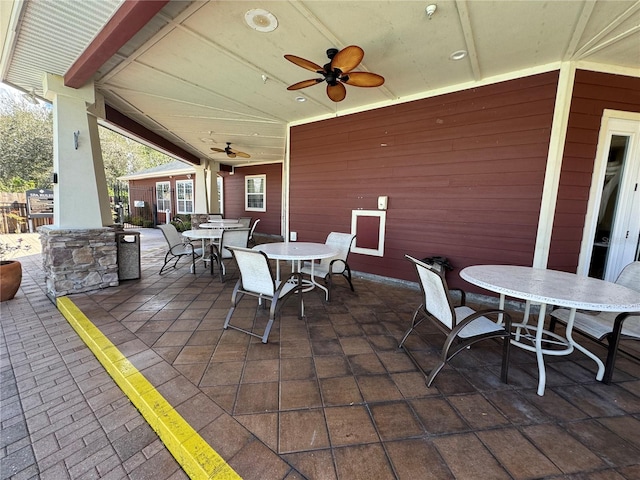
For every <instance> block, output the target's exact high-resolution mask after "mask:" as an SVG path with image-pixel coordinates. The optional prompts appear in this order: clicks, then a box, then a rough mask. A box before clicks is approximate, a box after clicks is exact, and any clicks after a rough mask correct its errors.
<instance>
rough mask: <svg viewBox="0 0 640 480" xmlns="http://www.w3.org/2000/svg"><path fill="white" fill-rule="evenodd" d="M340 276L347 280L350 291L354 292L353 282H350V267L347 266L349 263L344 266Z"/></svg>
mask: <svg viewBox="0 0 640 480" xmlns="http://www.w3.org/2000/svg"><path fill="white" fill-rule="evenodd" d="M345 273H346V275H345ZM342 276H343V277H344V278H346V279H347V282H349V286H350V287H351V291H352V292H355V290H354V288H353V283H351V269H350V268H349V265H347V267H346V268H345V270H344V272H342Z"/></svg>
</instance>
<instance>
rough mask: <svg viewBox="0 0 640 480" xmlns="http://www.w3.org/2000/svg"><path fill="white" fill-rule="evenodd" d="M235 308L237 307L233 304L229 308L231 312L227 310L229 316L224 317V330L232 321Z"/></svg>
mask: <svg viewBox="0 0 640 480" xmlns="http://www.w3.org/2000/svg"><path fill="white" fill-rule="evenodd" d="M235 309H236V306H235V305H232V306H231V308H230V309H229V312H227V318H225V319H224V325H223V326H222V328H223V329H224V330H226V329H227V328H229V322H230V321H231V315H233V312H234V311H235Z"/></svg>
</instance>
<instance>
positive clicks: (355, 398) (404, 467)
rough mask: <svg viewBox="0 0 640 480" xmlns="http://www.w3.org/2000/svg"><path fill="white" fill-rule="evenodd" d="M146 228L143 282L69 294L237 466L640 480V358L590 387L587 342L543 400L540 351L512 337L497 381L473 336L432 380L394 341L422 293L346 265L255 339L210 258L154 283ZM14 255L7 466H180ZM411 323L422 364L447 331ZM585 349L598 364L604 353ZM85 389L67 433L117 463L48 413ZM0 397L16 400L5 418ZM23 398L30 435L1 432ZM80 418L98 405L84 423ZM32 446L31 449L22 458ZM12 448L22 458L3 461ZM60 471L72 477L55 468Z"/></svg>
mask: <svg viewBox="0 0 640 480" xmlns="http://www.w3.org/2000/svg"><path fill="white" fill-rule="evenodd" d="M144 230H145V232H144V233H143V236H142V241H141V243H142V249H143V254H142V276H141V279H139V280H129V281H124V282H121V285H120V286H119V287H114V288H108V289H105V290H103V291H96V292H91V293H89V294H79V295H73V296H71V297H69V298H70V299H71V301H72V302H73V303H74V304H75V305H77V306H78V307H79V309H80V310H81V311H82V313H84V315H86V317H87V318H88V319H89V320H90V321H91V322H92V323H93V324H94V325H96V326H97V327H98V328H99V329H100V331H101V332H102V333H103V334H104V335H105V336H106V337H107V338H108V339H109V340H110V341H111V342H112V343H113V344H114V345H115V346H116V347H117V348H118V349H119V350H120V352H122V353H123V354H124V355H125V356H126V357H127V358H128V359H129V360H130V362H131V363H132V364H133V365H134V366H135V368H136V369H137V370H139V371H140V372H141V373H142V374H143V375H144V377H145V378H146V379H147V380H148V381H149V382H151V384H152V385H153V386H154V387H155V389H156V390H157V391H158V392H159V393H160V394H161V395H162V396H163V397H164V398H165V399H166V400H167V401H168V402H169V403H170V404H171V405H172V406H173V407H174V408H175V410H176V411H177V412H178V413H179V414H180V415H181V416H182V417H183V418H184V419H185V420H186V421H187V422H188V423H189V424H190V425H191V427H192V428H193V429H195V430H196V431H197V432H198V433H199V435H200V436H201V437H202V438H203V439H204V440H205V441H206V442H207V443H208V444H209V445H210V446H211V447H212V448H213V449H214V450H215V451H216V452H217V453H218V454H219V455H220V456H221V457H222V458H223V459H224V460H225V461H226V462H227V463H228V465H229V466H231V467H232V468H233V469H234V470H235V472H237V473H238V475H240V477H242V478H244V479H246V480H253V479H269V480H270V479H285V478H286V479H289V480H292V479H302V478H307V479H345V480H358V479H367V480H372V479H396V478H397V479H411V480H415V479H427V478H428V479H439V478H442V479H446V478H459V479H467V478H468V479H474V480H475V479H482V478H486V479H502V478H504V479H510V478H511V479H532V478H536V479H538V478H580V479H638V478H640V364H638V363H637V362H635V361H633V360H631V359H629V358H627V357H625V356H624V355H622V356H620V357H619V358H618V362H617V368H616V373H615V375H614V383H613V384H612V385H604V384H601V383H600V382H597V381H595V378H594V377H595V365H594V364H593V362H592V361H591V360H589V359H588V358H586V357H585V356H584V355H582V354H580V353H573V354H571V355H569V356H566V357H555V358H549V357H547V360H548V361H547V388H546V391H545V395H544V396H542V397H540V396H538V395H537V394H536V387H537V376H538V375H537V366H536V363H535V356H534V354H532V353H530V352H525V351H522V350H520V349H517V348H513V349H512V356H511V363H510V371H509V384H507V385H505V384H502V383H500V381H499V372H500V359H501V357H500V354H501V345H500V344H499V343H498V342H494V341H487V342H481V343H479V344H477V345H475V346H474V347H473V348H472V349H470V350H468V351H466V352H462V353H461V354H460V355H459V356H458V357H456V359H454V361H452V362H451V364H450V365H449V366H447V367H445V368H444V369H443V371H442V372H441V373H440V375H439V376H438V377H437V378H436V380H435V382H434V385H433V386H432V387H431V388H429V389H427V388H426V386H425V383H424V378H423V377H422V375H421V374H420V373H418V371H417V370H416V369H415V367H414V366H413V364H412V363H411V362H410V360H409V359H408V357H407V356H406V355H405V354H404V353H403V352H401V351H399V350H398V349H397V344H398V341H399V339H400V338H401V337H402V334H403V332H404V330H405V329H406V328H407V326H408V324H409V321H410V319H411V315H412V313H413V311H414V309H415V308H416V306H417V305H418V304H419V303H420V293H419V290H418V289H417V286H416V287H415V288H413V287H412V286H411V285H402V284H393V283H380V282H375V281H372V280H370V279H364V278H361V277H360V276H358V275H356V276H355V279H354V286H355V290H356V291H355V293H353V292H351V291H350V290H349V289H348V288H347V287H346V283H342V282H341V281H340V280H338V282H337V283H338V286H337V287H335V289H334V293H333V297H332V301H331V302H330V303H326V302H324V301H323V296H321V295H320V293H319V292H317V291H313V292H308V293H306V294H305V296H304V301H305V313H306V318H305V320H302V321H301V320H299V319H298V318H297V315H296V314H297V310H296V303H295V302H289V303H288V304H286V305H285V307H284V308H283V311H282V315H281V317H280V319H279V321H276V323H275V324H274V328H273V330H272V332H271V335H270V337H269V343H268V344H262V343H260V341H259V339H257V338H253V337H250V336H248V335H245V334H243V333H241V332H238V331H234V330H227V331H224V330H223V329H222V324H223V322H224V318H225V315H226V313H227V311H228V308H229V305H230V298H231V291H232V289H233V286H234V284H235V281H236V280H237V272H236V270H235V269H234V268H233V267H231V268H230V269H229V270H228V271H227V278H228V280H227V281H226V282H225V283H221V282H220V279H219V277H218V275H217V272H216V275H214V276H211V275H210V274H209V273H208V272H207V271H205V270H204V269H203V268H202V267H201V268H200V269H199V271H198V273H197V274H196V275H192V274H190V273H189V268H188V265H187V264H186V263H183V264H182V268H179V269H178V270H176V271H172V272H170V273H168V274H166V275H163V276H162V277H161V276H159V275H158V273H157V272H158V271H159V269H160V266H161V265H162V260H163V257H164V252H165V249H164V246H163V244H162V241H161V240H160V241H158V238H157V235H159V234H160V232H159V231H147V229H144ZM23 267H24V269H25V278H24V280H23V285H22V288H21V291H20V292H19V293H18V295H17V297H16V298H15V299H14V300H11V301H9V302H5V303H2V304H1V313H2V321H1V326H2V333H3V335H2V336H1V338H2V340H3V345H2V380H3V393H2V397H3V412H4V413H3V420H2V447H3V450H2V458H0V461H2V462H3V467H2V478H38V477H37V475H38V474H39V475H40V476H41V478H45V477H46V478H56V479H60V478H89V477H92V478H100V477H104V478H106V477H109V478H152V477H153V478H154V479H156V480H159V479H163V478H185V477H186V475H185V473H184V472H182V470H181V469H180V466H179V465H178V463H176V462H175V460H173V458H171V457H170V455H168V453H167V451H166V450H165V449H164V447H163V446H162V444H161V443H160V442H159V440H158V439H157V437H156V436H155V434H154V433H153V431H151V430H150V429H149V428H148V427H145V425H144V421H143V420H141V417H140V415H139V413H137V411H136V410H135V408H133V407H132V405H131V404H130V403H128V402H127V400H126V398H124V399H123V398H122V396H121V393H118V392H119V389H118V388H117V387H115V384H114V383H113V382H112V381H111V380H110V378H109V377H108V375H106V373H105V372H104V369H102V367H100V365H99V364H97V362H96V360H95V357H93V355H92V354H91V352H90V351H89V350H88V349H87V348H86V347H84V344H83V343H82V341H80V340H79V339H78V337H77V335H76V334H75V333H74V332H73V330H71V328H70V327H69V325H68V324H67V323H66V320H65V319H64V318H63V317H62V316H61V315H60V314H59V312H58V310H57V309H56V308H55V307H54V306H53V305H52V304H51V303H50V302H49V300H48V299H47V298H46V297H45V296H44V292H43V288H44V285H43V281H42V272H41V267H40V265H39V257H38V256H37V255H30V256H28V257H24V259H23ZM515 315H517V314H515ZM266 317H267V311H266V310H264V309H261V308H257V305H256V302H255V300H253V299H245V300H243V302H242V303H241V304H240V306H239V308H238V309H237V310H236V314H235V316H234V318H236V319H244V321H245V322H247V325H250V324H252V323H253V322H254V321H255V322H256V323H257V324H258V325H264V322H265V319H266ZM258 328H259V327H258ZM419 334H420V335H419V339H418V337H416V338H413V339H412V340H411V343H410V345H412V347H413V348H415V349H417V350H419V358H420V359H421V362H422V363H424V365H425V366H428V365H430V364H432V363H433V361H434V359H435V358H436V355H437V350H438V348H439V347H440V346H441V344H442V341H443V336H442V334H441V333H439V332H438V330H436V329H433V328H432V327H430V326H429V325H427V324H426V323H425V324H423V326H421V327H420V329H419ZM48 342H51V343H52V345H51V346H49V345H48ZM583 343H584V344H585V345H591V346H592V347H593V348H592V349H593V351H595V352H596V353H597V354H599V355H600V356H601V358H604V355H605V350H604V349H603V348H602V347H600V346H597V345H595V344H590V343H589V342H587V341H586V340H585V342H583ZM624 348H627V349H633V348H637V345H634V344H633V343H631V342H629V343H625V344H624ZM636 351H637V350H636ZM47 352H49V353H51V354H55V355H56V356H57V357H60V358H61V359H62V361H60V362H59V367H55V366H53V365H52V364H50V363H49V362H50V361H49V360H46V362H43V360H44V359H46V358H47V355H49V353H47ZM57 357H56V358H57ZM45 363H46V366H45ZM38 368H40V370H38ZM58 368H59V369H60V372H61V373H60V375H62V371H64V370H65V369H66V371H67V372H70V374H71V380H64V381H63V380H62V378H63V377H62V376H61V377H60V378H61V380H60V381H59V382H58V383H57V384H59V385H60V386H62V388H57V389H58V390H62V391H61V393H60V396H56V397H55V399H56V400H54V396H53V395H51V396H50V399H48V397H47V393H46V390H45V389H44V385H49V388H51V385H52V384H51V383H50V374H51V372H57V371H58ZM43 369H44V372H45V373H46V374H43V375H42V376H41V377H38V376H37V375H36V374H34V372H37V371H40V372H42V371H43ZM10 373H11V375H13V377H14V383H15V385H16V387H15V390H12V394H11V395H9V394H8V393H5V392H6V389H5V385H7V384H6V383H5V381H6V379H9V378H10ZM56 378H57V377H56ZM47 381H49V383H47ZM36 397H37V399H38V401H37V402H36V401H35V398H36ZM59 398H62V400H59ZM82 398H85V399H86V402H87V404H88V408H83V409H80V410H78V411H77V412H75V414H74V415H73V416H70V417H65V418H67V419H68V420H67V421H66V423H64V426H62V425H61V426H60V427H59V428H60V429H62V428H66V429H67V430H68V431H71V430H70V429H72V425H73V424H74V423H75V422H82V423H83V424H85V425H84V426H83V427H82V428H84V429H86V430H87V435H89V434H90V433H91V434H92V435H93V437H95V438H98V437H100V438H102V437H103V436H104V440H103V441H102V442H101V443H100V445H101V446H102V447H103V448H107V447H108V446H111V447H112V451H113V452H115V453H112V454H111V456H109V457H107V456H104V458H103V457H98V456H97V455H96V454H95V452H97V451H98V450H97V449H96V448H94V449H93V450H91V449H90V448H89V446H90V445H92V444H93V443H95V442H93V443H92V442H89V441H88V440H86V439H85V440H84V441H81V443H79V444H76V445H75V447H76V448H75V449H74V448H71V447H69V445H72V444H74V442H76V441H77V438H80V437H77V436H76V435H75V434H74V435H73V438H69V437H71V435H68V434H67V435H63V434H61V433H59V432H58V430H57V428H58V427H56V428H54V426H55V425H54V424H55V415H56V414H54V413H52V412H57V415H58V416H60V415H61V407H62V405H67V404H66V403H65V402H67V401H69V399H76V400H74V401H73V402H72V403H74V404H80V403H81V401H82ZM7 399H10V400H11V401H12V403H11V404H12V405H15V409H13V410H12V411H11V412H10V416H8V417H7V411H6V409H5V406H4V405H5V404H6V401H7ZM16 399H17V400H16ZM49 402H50V403H49ZM18 407H20V408H18ZM19 409H22V418H23V422H24V424H25V427H24V428H25V431H26V435H25V436H23V437H21V439H20V441H19V442H18V440H16V438H18V437H17V436H16V435H13V436H12V438H13V440H12V441H9V440H7V438H8V433H9V432H10V428H11V427H12V426H14V425H17V424H18V423H19V420H18V417H19V416H20V415H19V413H20V412H18V410H19ZM14 410H15V411H14ZM88 417H91V418H93V417H95V419H96V421H95V422H94V423H92V424H91V425H93V427H90V426H87V422H88V420H87V418H88ZM13 428H14V429H15V427H13ZM78 429H81V427H80V426H79V427H78ZM134 430H137V433H136V434H135V435H134V434H133V433H132V432H134ZM96 432H97V433H96ZM100 432H102V433H100ZM93 437H92V438H93ZM142 437H144V440H143V439H142ZM83 438H85V437H83ZM126 439H128V440H126ZM54 440H55V441H54ZM54 444H55V445H54ZM123 444H126V445H127V447H126V448H125V447H124V446H123ZM29 446H30V447H31V452H32V453H31V455H32V457H31V460H24V457H21V456H17V455H16V452H22V453H23V454H25V455H26V453H28V452H27V450H28V448H27V447H29ZM79 449H83V451H84V452H85V454H84V455H80V454H78V453H77V452H78V450H79ZM74 455H75V458H74V457H73V456H74ZM16 457H18V458H22V459H23V463H24V465H26V467H23V468H21V469H20V468H18V469H17V470H16V469H15V468H14V470H12V472H13V473H11V472H10V471H9V466H10V465H15V462H16V460H15V458H16ZM68 457H72V460H69V459H68ZM106 458H109V459H111V460H110V463H107V461H106V460H105V459H106ZM11 462H13V463H11ZM29 462H30V463H29ZM61 465H62V466H61ZM54 467H55V468H56V469H57V470H55V471H54V470H53V468H54ZM65 468H66V473H65V475H66V476H57V475H54V473H59V474H60V475H62V473H60V472H63V470H65ZM10 473H11V474H10ZM29 473H31V474H32V475H30V474H29ZM45 473H46V475H45ZM12 475H14V476H12Z"/></svg>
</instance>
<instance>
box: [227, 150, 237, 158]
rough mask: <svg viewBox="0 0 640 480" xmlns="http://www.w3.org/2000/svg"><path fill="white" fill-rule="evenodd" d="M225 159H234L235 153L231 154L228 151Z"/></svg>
mask: <svg viewBox="0 0 640 480" xmlns="http://www.w3.org/2000/svg"><path fill="white" fill-rule="evenodd" d="M227 157H229V158H236V154H235V153H233V152H231V151H228V152H227Z"/></svg>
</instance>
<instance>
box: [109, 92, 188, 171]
mask: <svg viewBox="0 0 640 480" xmlns="http://www.w3.org/2000/svg"><path fill="white" fill-rule="evenodd" d="M104 107H105V121H106V122H107V123H111V124H113V125H115V126H117V127H118V128H120V129H121V130H124V131H126V132H129V134H131V135H133V136H134V137H137V138H138V139H141V140H144V141H146V142H148V143H149V144H151V145H154V146H155V147H158V148H159V149H160V150H161V151H165V152H168V153H170V154H172V155H174V156H176V157H177V158H180V159H182V160H185V161H187V162H189V163H192V164H194V165H200V158H199V157H196V156H195V155H193V154H192V153H189V152H187V151H186V150H184V149H182V148H180V147H178V146H177V145H176V144H175V143H172V142H170V141H169V140H167V139H166V138H164V137H161V136H160V135H158V134H157V133H155V132H152V131H151V130H149V129H148V128H147V127H145V126H143V125H141V124H139V123H138V122H136V121H135V120H132V119H131V118H129V117H127V116H126V115H125V114H123V113H122V112H119V111H118V110H116V109H115V108H113V107H112V106H110V105H106V104H105V106H104Z"/></svg>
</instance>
